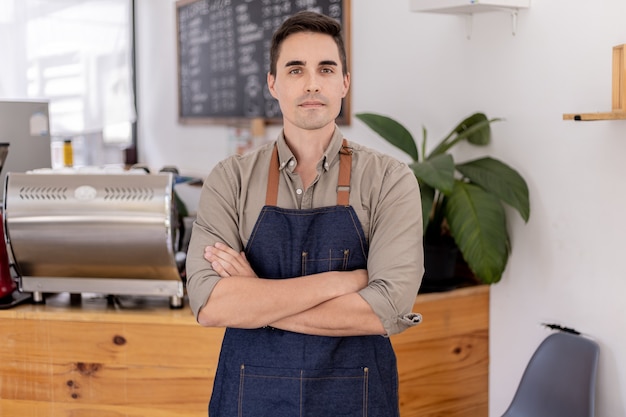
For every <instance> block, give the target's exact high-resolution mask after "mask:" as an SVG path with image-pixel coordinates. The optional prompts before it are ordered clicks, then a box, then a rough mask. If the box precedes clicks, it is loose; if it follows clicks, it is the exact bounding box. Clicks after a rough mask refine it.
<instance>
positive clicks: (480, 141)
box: [454, 113, 491, 146]
mask: <svg viewBox="0 0 626 417" xmlns="http://www.w3.org/2000/svg"><path fill="white" fill-rule="evenodd" d="M454 132H455V133H456V134H457V135H463V134H464V133H465V134H466V136H467V138H466V139H467V141H468V142H469V143H471V144H473V145H479V146H484V145H487V144H489V142H490V141H491V127H490V121H489V119H488V118H487V116H485V114H484V113H474V114H472V115H471V116H469V117H467V118H466V119H465V120H463V121H462V122H461V123H459V124H458V125H457V126H456V127H455V128H454Z"/></svg>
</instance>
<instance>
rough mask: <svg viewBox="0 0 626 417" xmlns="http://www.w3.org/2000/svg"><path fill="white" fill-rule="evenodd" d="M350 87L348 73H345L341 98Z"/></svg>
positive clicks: (346, 93)
mask: <svg viewBox="0 0 626 417" xmlns="http://www.w3.org/2000/svg"><path fill="white" fill-rule="evenodd" d="M349 89H350V73H349V72H348V73H346V75H344V76H343V95H342V96H341V97H342V98H345V97H346V95H348V90H349Z"/></svg>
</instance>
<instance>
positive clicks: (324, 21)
mask: <svg viewBox="0 0 626 417" xmlns="http://www.w3.org/2000/svg"><path fill="white" fill-rule="evenodd" d="M299 32H314V33H322V34H325V35H330V36H331V37H332V38H333V40H334V41H335V43H336V44H337V49H338V50H339V58H340V59H341V66H342V71H343V75H346V74H347V73H348V63H347V59H346V48H345V46H344V43H343V37H342V34H341V25H340V24H339V22H338V21H337V20H335V19H333V18H332V17H328V16H326V15H323V14H320V13H315V12H311V11H302V12H298V13H296V14H294V15H293V16H291V17H289V18H288V19H287V20H285V21H284V22H283V24H282V25H281V26H280V27H279V28H278V29H277V30H276V32H274V36H272V45H271V47H270V74H272V75H273V76H276V62H277V61H278V54H279V53H280V46H281V44H282V43H283V41H284V40H285V39H286V38H287V37H288V36H289V35H293V34H294V33H299Z"/></svg>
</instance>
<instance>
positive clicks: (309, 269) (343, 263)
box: [301, 249, 350, 276]
mask: <svg viewBox="0 0 626 417" xmlns="http://www.w3.org/2000/svg"><path fill="white" fill-rule="evenodd" d="M320 254H321V255H320ZM320 254H318V256H314V255H313V253H311V252H309V251H302V254H301V258H302V271H301V274H302V276H304V275H311V274H318V273H320V272H328V271H345V270H347V269H348V262H349V260H350V249H328V250H327V251H322V252H320Z"/></svg>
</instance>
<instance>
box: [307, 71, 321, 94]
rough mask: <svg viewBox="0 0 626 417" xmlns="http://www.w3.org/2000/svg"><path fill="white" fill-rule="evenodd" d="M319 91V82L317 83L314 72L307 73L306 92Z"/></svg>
mask: <svg viewBox="0 0 626 417" xmlns="http://www.w3.org/2000/svg"><path fill="white" fill-rule="evenodd" d="M319 91H320V84H319V81H318V79H317V76H316V74H311V75H309V77H308V78H307V81H306V92H307V93H319Z"/></svg>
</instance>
